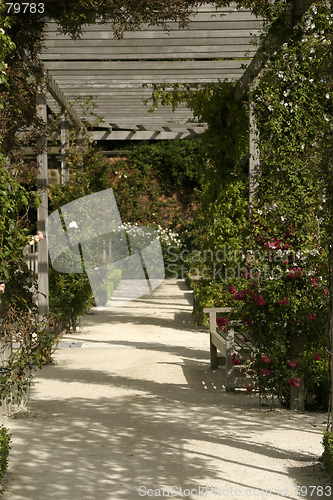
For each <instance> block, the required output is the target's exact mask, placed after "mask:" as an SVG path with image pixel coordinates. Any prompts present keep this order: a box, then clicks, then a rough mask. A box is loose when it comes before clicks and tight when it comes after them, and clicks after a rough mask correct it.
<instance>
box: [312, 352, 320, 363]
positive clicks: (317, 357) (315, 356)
mask: <svg viewBox="0 0 333 500" xmlns="http://www.w3.org/2000/svg"><path fill="white" fill-rule="evenodd" d="M313 359H314V360H315V361H319V360H320V356H319V354H318V353H317V352H316V354H315V355H314V356H313Z"/></svg>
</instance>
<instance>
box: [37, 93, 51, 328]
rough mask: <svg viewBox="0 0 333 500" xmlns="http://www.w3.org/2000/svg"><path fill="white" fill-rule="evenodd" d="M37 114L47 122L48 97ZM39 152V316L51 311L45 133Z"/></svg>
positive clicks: (42, 98) (39, 102)
mask: <svg viewBox="0 0 333 500" xmlns="http://www.w3.org/2000/svg"><path fill="white" fill-rule="evenodd" d="M37 115H38V117H39V118H41V119H42V120H43V122H44V123H45V125H46V123H47V108H46V97H45V96H44V95H40V96H38V97H37ZM37 146H38V149H39V154H38V155H37V163H38V166H39V169H38V174H37V189H38V195H39V197H40V199H41V201H42V203H41V205H40V206H39V207H38V209H37V224H38V231H41V232H42V233H43V236H44V238H43V239H42V240H41V241H39V242H38V311H39V317H40V318H42V317H43V316H45V315H47V314H48V313H49V255H48V228H47V216H48V193H47V136H46V135H45V136H44V137H42V138H41V139H39V140H38V143H37Z"/></svg>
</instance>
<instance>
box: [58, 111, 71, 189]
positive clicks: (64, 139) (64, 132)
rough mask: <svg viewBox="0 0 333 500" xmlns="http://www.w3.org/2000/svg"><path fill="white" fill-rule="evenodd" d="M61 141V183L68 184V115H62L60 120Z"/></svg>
mask: <svg viewBox="0 0 333 500" xmlns="http://www.w3.org/2000/svg"><path fill="white" fill-rule="evenodd" d="M60 142H61V173H60V178H61V184H66V183H67V182H68V181H69V170H68V165H67V164H66V158H67V148H68V120H66V115H65V114H64V113H63V114H62V115H61V122H60Z"/></svg>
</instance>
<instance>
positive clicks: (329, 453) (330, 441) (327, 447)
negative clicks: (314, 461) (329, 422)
mask: <svg viewBox="0 0 333 500" xmlns="http://www.w3.org/2000/svg"><path fill="white" fill-rule="evenodd" d="M323 445H324V453H323V462H324V465H325V467H326V469H327V470H328V472H329V473H330V475H331V476H332V478H333V433H332V432H329V431H326V432H324V437H323Z"/></svg>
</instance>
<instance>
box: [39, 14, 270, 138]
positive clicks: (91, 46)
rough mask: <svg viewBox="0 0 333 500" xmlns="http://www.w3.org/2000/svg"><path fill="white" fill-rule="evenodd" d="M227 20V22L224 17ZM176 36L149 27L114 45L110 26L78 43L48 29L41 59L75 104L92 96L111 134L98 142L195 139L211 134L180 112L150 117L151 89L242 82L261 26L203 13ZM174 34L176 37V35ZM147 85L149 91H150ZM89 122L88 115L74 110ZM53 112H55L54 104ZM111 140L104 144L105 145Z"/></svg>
mask: <svg viewBox="0 0 333 500" xmlns="http://www.w3.org/2000/svg"><path fill="white" fill-rule="evenodd" d="M221 13H222V14H223V16H221V15H220V14H221ZM169 26H170V28H171V30H169V31H165V30H164V29H163V28H162V27H156V26H151V27H148V26H146V25H144V26H143V27H142V28H143V29H142V30H140V31H136V32H126V33H125V34H124V38H123V39H122V40H117V39H115V38H114V34H113V29H112V25H111V24H109V23H105V24H100V25H99V24H94V25H88V26H85V28H84V31H83V35H82V37H81V38H80V39H79V40H72V39H71V38H70V37H69V36H68V35H64V34H60V33H59V31H58V29H57V26H56V24H55V23H50V24H49V25H48V27H47V34H46V40H45V45H46V47H45V50H44V52H43V53H42V59H43V62H44V65H45V67H46V69H47V70H48V73H49V75H52V78H53V79H54V81H56V82H57V84H58V86H59V88H61V91H62V92H63V94H64V95H65V96H66V98H67V100H68V101H69V102H72V101H75V99H76V98H80V97H82V99H85V98H86V97H87V96H91V97H92V99H93V101H94V103H96V105H97V107H96V108H94V113H95V114H96V115H98V116H99V117H101V118H103V121H104V123H105V126H106V127H111V128H112V132H111V133H110V131H109V130H107V131H98V132H97V131H96V134H95V137H96V138H97V140H102V139H98V138H100V137H103V140H125V139H126V140H129V139H130V140H143V139H146V140H152V139H162V138H184V137H194V136H196V135H198V134H200V133H201V132H202V130H204V128H205V126H203V125H202V124H198V123H197V122H196V121H195V120H194V119H193V112H192V111H191V110H190V109H188V108H186V107H185V106H180V107H178V108H177V109H176V111H175V112H173V111H172V106H166V107H162V106H160V107H159V108H158V109H157V110H156V111H155V112H154V113H149V109H150V104H148V105H147V106H146V105H145V104H144V102H143V99H148V100H149V99H150V97H151V92H152V87H151V84H153V83H166V84H168V83H170V84H173V83H177V84H192V83H193V84H198V83H199V84H200V83H202V84H206V83H211V82H231V81H236V80H238V79H239V78H240V77H241V76H242V74H243V73H244V71H245V67H246V66H247V65H248V64H250V61H251V58H252V56H253V55H254V53H255V52H256V47H255V46H254V45H253V40H254V39H255V37H257V36H258V35H259V33H260V29H261V28H262V20H261V19H257V18H255V17H254V16H253V15H252V14H251V12H250V11H249V10H246V9H241V10H233V8H232V7H227V8H221V9H218V12H217V11H216V9H214V8H213V7H212V6H201V7H199V8H198V9H197V13H196V14H195V15H193V16H192V18H191V21H190V24H189V26H188V28H186V29H184V30H179V29H178V25H177V24H176V23H170V25H169ZM173 28H175V29H173ZM143 84H147V85H148V87H144V86H143ZM72 106H73V109H74V110H75V111H76V113H77V114H78V115H80V116H81V117H82V118H81V119H83V120H84V117H83V114H82V109H81V108H80V106H79V105H78V104H72ZM50 107H51V109H55V108H56V107H55V104H54V103H52V102H50ZM105 138H106V139H105Z"/></svg>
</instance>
